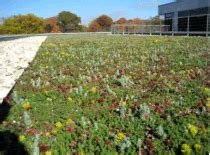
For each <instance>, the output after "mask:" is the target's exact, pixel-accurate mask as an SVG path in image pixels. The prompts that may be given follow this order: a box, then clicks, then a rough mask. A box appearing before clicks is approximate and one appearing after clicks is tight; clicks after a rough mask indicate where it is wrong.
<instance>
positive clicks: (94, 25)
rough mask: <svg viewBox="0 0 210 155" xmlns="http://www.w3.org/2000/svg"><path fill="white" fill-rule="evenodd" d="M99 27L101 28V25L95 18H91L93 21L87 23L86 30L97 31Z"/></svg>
mask: <svg viewBox="0 0 210 155" xmlns="http://www.w3.org/2000/svg"><path fill="white" fill-rule="evenodd" d="M100 29H101V26H100V25H99V24H98V23H97V21H96V20H93V21H92V22H91V23H90V25H89V27H88V29H87V31H88V32H97V31H99V30H100Z"/></svg>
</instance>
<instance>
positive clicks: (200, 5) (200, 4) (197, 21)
mask: <svg viewBox="0 0 210 155" xmlns="http://www.w3.org/2000/svg"><path fill="white" fill-rule="evenodd" d="M159 15H160V16H163V17H164V24H165V25H170V28H169V30H170V31H175V32H176V31H179V32H181V31H184V32H209V31H210V0H176V1H174V2H171V3H167V4H163V5H160V6H159Z"/></svg>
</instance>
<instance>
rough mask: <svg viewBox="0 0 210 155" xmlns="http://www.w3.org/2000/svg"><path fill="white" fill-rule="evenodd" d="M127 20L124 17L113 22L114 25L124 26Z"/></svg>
mask: <svg viewBox="0 0 210 155" xmlns="http://www.w3.org/2000/svg"><path fill="white" fill-rule="evenodd" d="M127 22H128V20H127V19H126V18H124V17H122V18H120V19H119V20H117V21H115V22H114V23H115V24H126V23H127Z"/></svg>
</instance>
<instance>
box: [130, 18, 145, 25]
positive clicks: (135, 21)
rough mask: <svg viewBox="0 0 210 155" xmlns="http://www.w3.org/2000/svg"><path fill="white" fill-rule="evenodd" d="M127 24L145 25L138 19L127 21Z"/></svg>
mask: <svg viewBox="0 0 210 155" xmlns="http://www.w3.org/2000/svg"><path fill="white" fill-rule="evenodd" d="M128 23H129V24H139V25H143V24H145V23H144V20H142V19H140V18H134V19H130V20H129V21H128Z"/></svg>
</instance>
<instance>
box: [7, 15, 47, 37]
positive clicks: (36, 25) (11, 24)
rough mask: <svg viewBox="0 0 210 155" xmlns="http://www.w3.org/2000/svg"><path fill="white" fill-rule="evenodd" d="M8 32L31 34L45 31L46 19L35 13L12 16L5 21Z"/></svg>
mask: <svg viewBox="0 0 210 155" xmlns="http://www.w3.org/2000/svg"><path fill="white" fill-rule="evenodd" d="M3 26H4V28H5V33H7V34H31V33H43V32H44V19H42V18H40V17H37V16H35V15H33V14H27V15H17V16H12V17H10V18H8V19H6V20H5V21H4V24H3Z"/></svg>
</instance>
